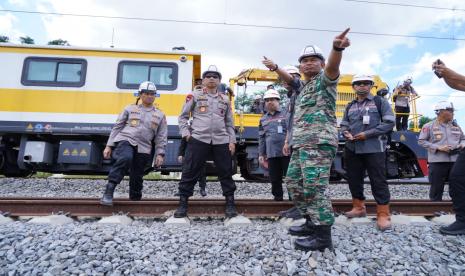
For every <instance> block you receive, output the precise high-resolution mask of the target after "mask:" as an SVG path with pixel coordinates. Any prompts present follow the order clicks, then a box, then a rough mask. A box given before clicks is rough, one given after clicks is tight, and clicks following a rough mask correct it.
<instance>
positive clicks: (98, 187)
mask: <svg viewBox="0 0 465 276" xmlns="http://www.w3.org/2000/svg"><path fill="white" fill-rule="evenodd" d="M105 184H106V181H105V180H103V179H100V180H95V179H64V178H52V177H49V178H0V197H13V196H17V197H18V196H24V197H101V195H102V193H103V190H104V187H105ZM236 186H237V190H236V193H235V197H236V198H248V199H253V198H257V199H272V198H273V196H272V194H271V184H270V183H254V182H236ZM283 186H284V195H285V198H287V190H286V188H285V185H283ZM177 189H178V182H177V181H153V180H150V181H148V180H146V181H144V190H143V197H144V198H166V197H174V194H175V193H176V192H177ZM389 189H390V192H391V199H428V193H429V185H419V184H405V185H399V184H396V185H390V186H389ZM128 191H129V185H128V181H127V180H123V181H122V182H121V184H120V185H118V186H117V188H116V191H115V197H122V198H127V197H128ZM207 193H208V195H207V198H222V197H223V196H222V192H221V186H220V183H219V182H210V181H209V182H207ZM327 193H328V195H329V196H330V197H331V198H332V199H350V198H351V196H350V192H349V187H348V185H347V184H331V185H329V188H328V191H327ZM365 195H366V197H367V199H373V196H372V194H371V188H370V185H369V184H366V185H365ZM194 198H201V196H200V194H199V187H198V185H196V186H195V191H194ZM443 199H444V200H450V197H449V193H448V186H447V185H446V187H445V191H444V196H443Z"/></svg>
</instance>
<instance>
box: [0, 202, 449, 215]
mask: <svg viewBox="0 0 465 276" xmlns="http://www.w3.org/2000/svg"><path fill="white" fill-rule="evenodd" d="M332 203H333V208H334V211H335V212H336V213H343V212H345V211H348V210H350V209H351V207H352V201H351V200H333V201H332ZM224 204H225V201H224V200H220V199H192V200H190V201H189V216H190V217H222V216H223V215H224ZM177 206H178V200H177V199H173V198H171V199H144V200H141V201H130V200H128V199H115V201H114V206H102V205H100V204H99V199H97V198H26V197H21V198H1V199H0V212H3V213H9V215H10V216H13V217H17V216H44V215H50V214H53V213H55V214H56V213H60V212H62V213H68V214H69V215H70V216H95V217H103V216H110V215H112V214H114V213H119V212H122V213H125V214H129V215H130V216H134V217H155V218H160V217H166V216H169V215H170V211H173V210H175V209H176V208H177ZM236 207H237V210H238V212H239V213H241V214H244V215H245V216H247V217H274V216H277V214H278V212H279V211H282V210H286V209H288V208H291V207H292V203H291V202H289V201H280V202H277V201H273V200H258V199H237V200H236ZM366 207H367V213H368V215H374V214H376V202H374V201H373V200H368V201H366ZM391 212H393V213H402V214H407V215H417V216H434V215H435V214H437V213H439V212H447V213H449V212H452V202H450V201H443V202H431V201H427V200H393V201H391Z"/></svg>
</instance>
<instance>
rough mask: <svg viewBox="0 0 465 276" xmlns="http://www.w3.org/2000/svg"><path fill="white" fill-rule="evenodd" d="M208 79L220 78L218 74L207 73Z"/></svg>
mask: <svg viewBox="0 0 465 276" xmlns="http://www.w3.org/2000/svg"><path fill="white" fill-rule="evenodd" d="M205 78H206V79H218V78H219V77H218V76H217V75H206V76H205Z"/></svg>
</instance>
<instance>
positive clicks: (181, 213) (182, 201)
mask: <svg viewBox="0 0 465 276" xmlns="http://www.w3.org/2000/svg"><path fill="white" fill-rule="evenodd" d="M188 200H189V198H188V197H187V196H180V197H179V206H178V209H177V210H176V212H174V217H175V218H185V217H187V202H188Z"/></svg>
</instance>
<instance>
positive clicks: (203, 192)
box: [200, 186, 207, 196]
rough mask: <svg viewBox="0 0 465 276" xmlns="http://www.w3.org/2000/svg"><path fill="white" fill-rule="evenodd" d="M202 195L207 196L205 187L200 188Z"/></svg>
mask: <svg viewBox="0 0 465 276" xmlns="http://www.w3.org/2000/svg"><path fill="white" fill-rule="evenodd" d="M200 195H202V196H207V191H206V190H205V186H201V187H200Z"/></svg>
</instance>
